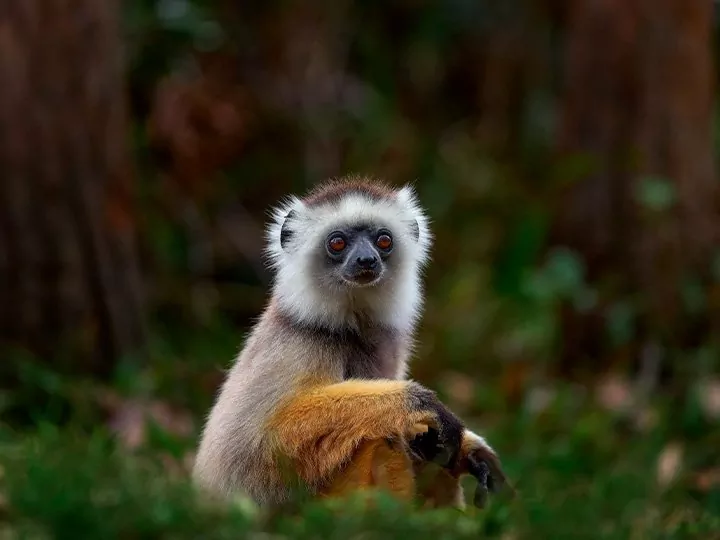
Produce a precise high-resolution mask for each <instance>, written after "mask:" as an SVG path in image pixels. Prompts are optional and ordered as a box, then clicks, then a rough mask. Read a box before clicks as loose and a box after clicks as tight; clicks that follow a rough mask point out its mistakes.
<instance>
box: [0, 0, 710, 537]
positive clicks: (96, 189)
mask: <svg viewBox="0 0 720 540" xmlns="http://www.w3.org/2000/svg"><path fill="white" fill-rule="evenodd" d="M714 5H715V3H713V2H711V1H710V0H702V1H697V2H687V0H656V1H654V2H648V1H646V0H623V1H606V2H594V1H591V0H528V1H524V2H520V1H517V0H506V1H504V2H501V3H497V2H491V1H479V2H465V1H452V2H431V1H427V2H406V1H402V0H391V1H387V2H376V1H366V2H350V1H346V0H338V1H336V2H334V3H332V5H330V4H328V5H324V4H320V3H317V4H315V3H308V2H301V1H299V0H284V1H279V0H272V1H269V2H264V3H249V2H248V3H241V2H230V1H227V0H129V1H126V2H122V3H121V2H104V3H98V2H92V1H91V0H82V1H78V2H67V1H66V0H23V1H22V2H15V3H13V2H10V3H8V5H7V6H6V7H3V8H0V12H1V13H2V14H3V21H4V30H3V32H0V43H2V46H0V50H1V51H2V52H0V79H2V80H3V81H4V84H7V89H8V90H7V91H6V92H4V93H3V94H2V95H0V170H2V175H3V178H2V181H1V182H0V355H1V356H0V537H2V538H5V537H6V536H7V537H8V538H26V537H27V538H65V537H67V538H73V539H74V538H82V537H87V538H151V537H152V538H154V537H167V538H190V537H201V536H202V537H208V538H215V537H217V538H225V537H228V538H229V537H233V538H237V537H238V536H243V535H245V536H248V537H252V538H261V537H266V538H268V537H272V538H284V537H288V538H335V537H338V538H358V537H378V538H383V537H387V538H395V537H400V538H402V537H405V536H408V537H414V538H418V539H422V538H476V537H478V536H486V537H496V538H503V539H514V538H553V539H556V538H618V539H619V538H623V539H626V538H628V539H635V538H637V539H640V538H642V539H654V538H658V539H660V538H662V539H666V538H716V537H720V518H719V517H718V516H720V461H719V455H720V454H719V453H718V451H717V449H718V448H720V342H719V340H718V339H719V337H720V263H719V261H720V251H719V247H720V242H719V240H720V239H719V238H718V233H719V232H720V212H718V201H719V200H720V199H719V198H718V185H719V184H718V180H717V155H718V148H719V147H718V142H717V138H716V135H715V130H716V127H715V126H716V114H717V113H716V112H715V111H716V103H717V100H716V98H717V89H716V86H715V80H716V77H717V71H718V70H717V66H716V57H717V54H716V53H717V51H716V36H717V33H718V26H717V21H716V16H715V13H714ZM350 172H352V173H361V174H369V175H373V176H379V177H383V178H386V179H387V180H388V181H390V182H392V183H396V184H399V183H403V182H414V183H415V184H416V186H417V189H418V191H419V194H420V198H421V200H422V202H423V204H424V205H425V206H426V207H427V209H428V211H429V214H430V215H431V217H432V220H433V229H434V231H435V233H436V236H437V239H436V245H435V247H434V250H433V262H432V265H431V268H430V269H429V271H428V273H427V292H428V299H427V307H426V313H425V316H424V318H423V321H422V325H421V328H420V332H419V335H418V338H419V344H418V345H419V346H418V350H417V354H416V358H415V360H414V362H413V367H412V372H413V376H414V377H415V378H417V379H418V380H420V381H421V382H423V383H425V384H427V385H429V386H431V387H433V388H435V389H437V390H438V392H439V393H440V395H441V396H442V397H443V399H444V400H445V401H447V403H448V404H450V406H451V407H452V408H453V409H454V410H456V411H457V412H458V413H459V414H460V415H462V416H463V418H466V419H467V421H468V423H470V424H471V425H473V426H474V427H476V428H477V429H478V430H479V431H481V432H482V433H484V434H485V435H487V437H488V439H489V440H490V441H492V443H493V445H494V446H496V447H497V449H498V450H499V451H500V453H501V455H502V457H503V462H504V464H505V467H506V469H507V472H508V474H509V476H510V478H511V479H513V480H514V481H515V483H516V485H517V488H518V490H519V497H518V498H517V499H516V500H513V501H508V500H506V499H503V498H496V499H493V500H492V501H491V504H490V506H489V508H487V509H486V510H484V511H475V510H473V509H470V510H468V512H466V513H460V512H457V511H432V512H429V511H421V510H419V509H417V508H411V507H402V506H400V505H399V504H398V503H397V502H394V501H392V500H390V499H388V498H386V497H382V496H380V498H379V499H378V500H377V504H376V505H375V506H371V507H370V508H368V507H367V506H366V505H364V504H362V503H361V502H359V501H354V500H350V501H344V502H342V503H317V502H298V504H296V505H294V506H293V507H291V508H287V509H284V510H283V511H282V512H277V513H274V514H272V515H265V514H263V513H261V512H259V511H258V510H257V509H256V508H254V507H253V505H252V504H250V503H249V502H248V501H246V500H243V499H238V500H237V501H236V502H235V504H233V505H232V507H231V508H229V509H227V508H217V507H212V506H209V505H208V504H207V503H204V502H201V501H200V500H198V499H197V497H196V495H195V494H194V493H193V490H192V488H191V486H190V485H189V482H188V478H187V477H188V470H189V466H190V464H191V462H192V458H193V451H194V448H195V444H196V441H197V435H198V430H199V429H200V427H201V422H202V419H203V418H204V415H205V414H206V412H207V409H208V407H209V406H210V405H211V403H212V399H213V397H214V395H215V392H216V391H217V387H218V385H219V384H220V382H221V380H222V376H223V370H224V369H226V368H227V366H228V365H229V363H230V362H231V361H232V358H233V356H234V355H235V353H236V352H237V350H238V347H239V346H240V345H241V343H242V340H243V338H244V336H245V332H246V330H247V328H248V327H249V325H250V324H251V323H252V321H253V318H254V317H255V316H257V314H258V313H259V312H260V310H261V309H262V307H263V303H264V301H265V298H266V293H267V288H268V284H269V278H270V276H269V275H268V273H267V271H266V269H265V268H264V267H263V265H262V260H261V248H262V243H263V235H262V227H263V222H264V221H265V218H266V214H265V213H266V211H267V208H268V206H269V205H271V204H275V203H276V202H277V201H278V200H279V198H280V197H282V196H283V195H285V194H286V193H288V192H300V191H304V190H305V189H307V188H308V187H310V186H311V185H312V184H314V183H315V182H316V181H318V180H319V179H322V178H325V177H328V176H337V175H342V174H345V173H350ZM472 487H473V486H472V485H471V484H468V494H469V493H470V490H471V489H472Z"/></svg>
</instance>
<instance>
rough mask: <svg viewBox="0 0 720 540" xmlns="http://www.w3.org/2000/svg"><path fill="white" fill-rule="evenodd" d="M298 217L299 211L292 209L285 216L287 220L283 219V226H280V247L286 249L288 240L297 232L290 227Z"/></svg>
mask: <svg viewBox="0 0 720 540" xmlns="http://www.w3.org/2000/svg"><path fill="white" fill-rule="evenodd" d="M296 217H297V212H296V211H295V210H290V212H288V214H287V215H286V216H285V220H284V221H283V224H282V227H281V228H280V247H281V248H282V249H285V248H286V247H287V245H288V242H290V240H291V239H292V237H293V235H294V234H295V231H293V230H292V229H291V228H290V225H291V223H292V221H293V220H294V219H295V218H296Z"/></svg>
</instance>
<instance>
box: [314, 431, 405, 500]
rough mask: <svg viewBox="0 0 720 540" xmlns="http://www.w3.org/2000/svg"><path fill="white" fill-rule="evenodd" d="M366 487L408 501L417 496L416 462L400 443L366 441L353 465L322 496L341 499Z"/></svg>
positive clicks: (357, 453)
mask: <svg viewBox="0 0 720 540" xmlns="http://www.w3.org/2000/svg"><path fill="white" fill-rule="evenodd" d="M367 488H374V489H379V490H383V491H386V492H388V493H391V494H393V495H394V496H396V497H398V498H400V499H402V500H405V501H410V500H412V499H413V498H414V497H415V475H414V471H413V463H412V460H411V459H410V456H409V455H408V453H407V451H406V449H405V448H404V444H403V443H402V442H401V441H387V440H374V441H366V442H363V443H362V444H361V445H360V447H359V448H358V450H357V451H356V452H355V455H354V456H353V458H352V460H351V461H350V463H349V464H348V465H347V466H346V467H345V468H344V469H343V470H342V471H340V473H339V474H338V475H337V476H336V478H335V479H334V480H333V481H332V482H331V483H330V485H329V486H328V487H327V488H326V489H323V490H321V493H320V494H321V495H323V496H342V495H346V494H348V493H351V492H354V491H356V490H358V489H367Z"/></svg>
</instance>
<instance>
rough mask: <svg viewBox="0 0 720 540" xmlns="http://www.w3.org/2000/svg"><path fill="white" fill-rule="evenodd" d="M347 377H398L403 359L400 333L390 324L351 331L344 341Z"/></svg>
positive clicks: (345, 374) (342, 355) (342, 353)
mask: <svg viewBox="0 0 720 540" xmlns="http://www.w3.org/2000/svg"><path fill="white" fill-rule="evenodd" d="M340 348H341V350H342V352H341V357H342V359H343V363H344V378H345V379H350V378H359V379H386V378H391V379H392V378H395V376H396V374H397V371H398V363H399V362H400V354H401V350H402V343H401V339H400V336H398V335H397V333H395V332H394V331H392V330H390V329H386V328H372V329H364V330H363V331H362V332H360V333H356V332H348V333H346V334H345V335H344V336H343V339H342V342H341V347H340Z"/></svg>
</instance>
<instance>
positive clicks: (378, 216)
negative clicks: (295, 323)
mask: <svg viewBox="0 0 720 540" xmlns="http://www.w3.org/2000/svg"><path fill="white" fill-rule="evenodd" d="M290 212H294V214H293V217H292V218H291V219H290V221H289V222H288V224H287V225H286V226H289V228H290V229H291V230H292V233H293V234H292V238H291V239H290V241H289V242H288V243H287V244H286V246H285V247H282V246H281V243H280V235H281V231H282V227H283V224H284V223H285V220H286V217H287V216H288V215H289V214H290ZM361 222H362V223H367V222H370V223H373V224H376V225H382V226H385V227H387V228H388V229H390V231H391V232H392V234H393V238H394V243H395V251H394V253H393V256H394V257H398V258H399V259H398V261H397V262H396V263H395V264H396V266H395V269H394V271H393V275H391V276H388V278H387V279H386V280H384V282H383V283H381V284H380V285H378V286H372V287H364V288H354V289H350V288H342V287H338V288H337V289H332V288H329V287H319V286H318V283H319V281H318V279H317V277H318V276H313V275H312V272H313V271H312V264H311V262H312V261H311V257H312V255H313V253H316V250H317V249H319V247H322V246H323V243H324V240H325V238H326V236H327V235H328V234H329V233H330V232H332V231H333V230H334V229H335V228H338V227H341V226H352V225H353V224H358V223H361ZM416 223H417V229H419V230H418V233H419V235H418V238H417V239H416V238H415V230H416V225H415V224H416ZM431 245H432V233H431V231H430V228H429V220H428V218H427V216H426V215H425V212H424V211H423V209H422V208H421V206H420V204H419V202H418V199H417V196H416V194H415V192H414V190H413V189H412V188H411V187H410V186H405V187H403V188H401V189H399V190H397V191H396V192H395V195H394V197H392V198H387V199H383V200H381V201H376V200H372V199H371V198H369V197H367V196H364V195H363V194H361V193H355V192H349V193H348V194H347V196H345V197H343V198H341V200H340V201H339V202H337V203H327V204H323V205H320V206H314V207H309V206H308V205H306V204H305V203H304V202H303V201H302V199H300V198H298V197H290V198H288V199H287V200H286V201H284V202H283V203H282V204H281V205H280V206H279V207H277V208H275V209H274V210H273V211H272V219H271V222H270V224H269V226H268V229H267V247H266V251H265V252H266V256H267V258H268V261H269V263H270V265H271V267H272V268H273V269H274V270H275V271H276V276H275V283H274V287H273V295H274V297H275V298H276V299H277V301H278V302H279V304H280V306H281V307H283V308H284V309H287V310H289V311H290V312H292V313H293V314H294V316H296V317H298V318H299V319H300V320H302V321H306V322H308V323H313V324H321V325H323V326H326V327H329V328H338V327H342V326H348V325H349V326H354V325H355V324H357V320H356V317H357V313H358V312H363V313H365V314H367V315H370V316H371V318H372V319H373V320H375V321H377V322H379V323H381V324H385V325H388V326H392V327H394V328H396V329H398V330H400V331H401V332H410V331H411V330H412V328H413V326H414V324H415V322H416V320H417V318H418V316H419V312H420V310H421V309H422V296H423V295H422V285H421V283H420V277H421V276H420V274H421V271H422V269H423V268H424V266H425V265H426V263H427V262H428V259H429V251H430V247H431Z"/></svg>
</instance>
